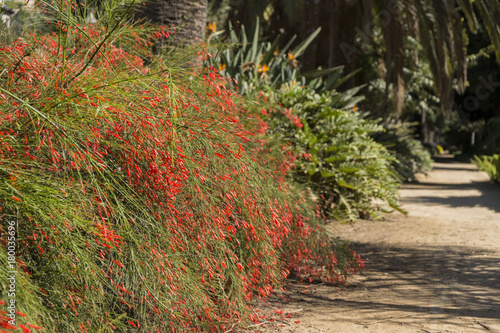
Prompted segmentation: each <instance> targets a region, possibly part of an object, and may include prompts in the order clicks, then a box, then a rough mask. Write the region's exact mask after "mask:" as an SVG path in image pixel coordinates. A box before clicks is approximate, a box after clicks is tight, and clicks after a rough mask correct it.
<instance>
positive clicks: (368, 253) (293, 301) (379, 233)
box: [261, 160, 500, 333]
mask: <svg viewBox="0 0 500 333" xmlns="http://www.w3.org/2000/svg"><path fill="white" fill-rule="evenodd" d="M419 180H420V182H419V183H414V184H407V185H404V186H403V188H402V190H401V203H402V204H403V208H404V209H406V210H407V211H408V212H409V214H408V216H403V215H402V214H399V213H394V214H390V215H388V216H387V219H386V220H385V221H358V222H356V223H354V224H350V225H341V226H339V225H331V230H332V233H333V232H334V233H335V234H336V235H338V236H341V237H343V238H344V239H349V240H351V241H352V244H351V247H352V248H354V249H355V250H357V251H358V252H359V253H360V254H361V256H362V257H363V258H364V259H365V260H366V269H365V273H364V274H363V275H360V276H356V277H354V278H352V279H351V281H350V285H351V286H350V287H348V288H344V289H341V288H338V287H332V286H325V285H315V286H314V285H313V286H300V285H293V284H291V285H290V287H289V288H290V290H289V291H288V294H287V297H288V298H289V301H286V302H276V303H272V304H271V305H270V307H273V306H274V307H275V308H276V307H278V308H279V309H280V310H283V311H284V314H286V313H288V312H289V313H293V318H292V319H288V320H282V321H280V320H278V321H275V322H274V323H273V325H274V327H272V325H270V324H272V323H268V324H267V326H266V327H264V328H263V329H261V332H288V333H291V332H296V333H307V332H338V333H350V332H355V333H357V332H360V333H364V332H366V333H368V332H377V333H378V332H381V333H386V332H387V333H392V332H401V333H407V332H427V333H430V332H432V333H438V332H441V333H444V332H485V333H486V332H499V333H500V187H498V186H497V185H494V184H490V183H488V177H487V176H486V174H485V173H482V172H478V171H476V168H475V167H474V166H473V165H471V164H464V163H452V161H451V160H441V161H440V163H435V167H434V170H433V171H432V172H431V173H430V174H429V175H428V176H422V177H419ZM333 230H334V231H333ZM276 325H278V326H279V325H281V326H283V327H281V328H276Z"/></svg>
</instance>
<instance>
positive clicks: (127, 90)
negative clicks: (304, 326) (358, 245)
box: [0, 2, 362, 332]
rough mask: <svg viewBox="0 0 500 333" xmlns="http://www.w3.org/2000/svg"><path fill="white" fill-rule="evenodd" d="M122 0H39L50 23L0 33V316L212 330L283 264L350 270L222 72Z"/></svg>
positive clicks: (42, 322)
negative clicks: (170, 53)
mask: <svg viewBox="0 0 500 333" xmlns="http://www.w3.org/2000/svg"><path fill="white" fill-rule="evenodd" d="M126 5H128V7H127V9H126V10H123V6H122V5H120V3H118V4H117V6H118V8H117V10H116V12H114V14H113V12H110V13H111V14H113V15H116V16H115V17H114V18H113V19H110V17H107V16H104V17H103V18H102V19H103V21H102V22H99V23H98V24H93V25H88V24H85V22H84V20H83V17H76V16H75V17H73V16H72V15H73V12H72V9H71V8H72V7H71V4H70V3H66V2H57V3H47V4H46V9H47V11H48V13H47V14H48V17H52V18H53V20H54V21H52V22H51V24H52V26H55V27H56V29H54V30H56V31H57V30H59V31H58V33H54V34H44V33H33V34H29V35H25V36H24V38H23V39H17V40H15V41H13V42H12V41H10V40H0V58H1V59H2V60H3V61H2V63H0V73H1V74H0V113H1V114H2V115H3V117H2V121H1V122H0V134H1V136H0V177H1V178H2V182H0V202H1V203H2V207H1V210H2V215H3V221H2V224H1V225H0V231H1V233H0V265H2V267H7V265H12V266H13V267H11V268H10V269H11V270H15V271H16V272H17V277H16V282H17V286H18V289H17V290H16V301H17V303H16V310H18V311H19V313H18V317H17V320H16V322H15V324H13V325H11V324H9V323H8V318H7V317H5V316H4V315H5V314H6V312H5V311H4V310H3V309H0V327H2V328H3V329H5V330H7V332H10V331H12V330H19V329H23V330H28V328H26V327H31V328H35V327H43V328H44V330H45V331H48V332H76V331H90V332H113V331H118V332H128V331H136V330H137V331H139V332H150V331H160V330H161V331H164V332H191V331H203V332H208V331H212V332H225V331H227V330H228V329H232V327H234V326H237V325H243V324H245V323H247V322H248V321H249V320H251V319H255V317H253V318H252V311H251V308H250V306H249V302H250V301H251V300H252V299H255V298H259V299H263V298H265V297H266V296H268V295H269V294H270V293H271V292H272V291H273V290H274V288H276V287H278V286H279V285H280V281H281V279H282V278H283V277H286V276H287V274H288V273H289V271H291V270H294V271H299V272H301V274H302V275H305V276H309V277H311V278H319V279H322V280H324V281H328V282H334V283H339V282H343V281H345V278H346V276H347V273H348V272H352V271H354V270H357V269H360V268H361V267H362V262H361V261H360V260H359V257H358V256H357V255H355V254H354V253H353V252H352V251H350V250H349V249H348V248H346V247H345V246H344V244H343V243H342V242H340V241H337V240H332V239H330V238H329V237H328V235H327V234H326V232H324V230H322V228H321V223H322V221H321V219H319V218H318V215H317V213H316V211H315V207H314V205H313V204H312V203H311V201H310V200H309V199H308V198H307V197H306V196H305V193H306V192H305V191H302V189H301V188H300V187H299V186H296V185H295V184H293V183H291V182H290V179H289V177H287V171H288V170H289V169H290V167H291V158H290V157H289V156H287V155H284V154H283V153H282V150H281V148H282V147H280V146H277V145H275V144H273V143H272V142H270V141H269V139H268V137H267V136H266V135H265V129H266V128H267V125H266V124H265V123H264V122H263V121H262V119H261V118H260V117H258V116H256V115H255V114H252V113H251V112H249V110H248V109H247V108H246V107H245V106H244V104H243V101H242V99H241V98H240V97H239V96H237V95H235V94H234V92H232V91H230V90H229V89H227V88H226V87H227V86H229V85H230V83H229V80H228V79H227V78H223V77H221V76H220V75H218V74H217V73H214V72H212V71H203V70H201V69H199V68H191V67H189V66H175V64H176V63H177V61H178V60H177V59H174V60H175V61H173V60H172V58H160V57H159V56H155V55H153V54H151V47H150V46H151V45H152V41H153V40H154V38H159V37H165V38H167V37H168V33H167V32H166V31H165V29H161V28H158V29H153V28H151V29H142V28H141V29H139V28H137V27H134V26H129V25H128V24H127V23H126V22H127V19H126V18H127V16H126V15H125V14H126V12H127V10H128V9H130V8H132V5H133V2H128V3H126ZM57 6H62V7H57ZM49 10H50V11H49ZM101 17H102V16H101ZM59 27H60V29H57V28H59ZM200 54H201V56H207V55H206V54H205V53H204V52H200ZM143 59H147V60H148V61H149V65H148V66H145V65H144V61H143ZM189 60H191V59H189ZM179 61H180V60H179ZM8 221H15V222H16V223H17V227H16V230H15V232H14V234H15V238H16V240H15V243H16V245H15V247H16V248H15V252H16V254H15V258H12V259H11V258H9V253H8V246H11V245H9V243H8V242H9V241H10V240H8V239H7V237H5V235H7V232H11V230H10V229H9V227H10V226H9V225H7V224H5V223H6V222H8ZM5 231H7V232H5ZM8 274H9V273H8V272H7V271H6V270H4V269H2V270H0V287H1V289H0V303H1V305H4V304H5V303H4V302H8V301H9V299H10V298H11V296H9V295H8V294H7V292H6V291H7V290H8V288H7V287H6V281H7V277H8ZM24 315H26V316H24ZM30 325H31V326H30Z"/></svg>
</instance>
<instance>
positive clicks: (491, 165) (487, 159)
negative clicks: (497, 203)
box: [471, 154, 500, 184]
mask: <svg viewBox="0 0 500 333" xmlns="http://www.w3.org/2000/svg"><path fill="white" fill-rule="evenodd" d="M471 163H474V164H475V165H477V167H478V168H479V170H482V171H485V172H486V173H487V174H488V176H489V177H490V179H491V181H493V182H495V183H498V184H500V155H498V154H495V155H492V156H486V155H483V156H481V157H478V156H477V155H474V158H473V159H472V160H471Z"/></svg>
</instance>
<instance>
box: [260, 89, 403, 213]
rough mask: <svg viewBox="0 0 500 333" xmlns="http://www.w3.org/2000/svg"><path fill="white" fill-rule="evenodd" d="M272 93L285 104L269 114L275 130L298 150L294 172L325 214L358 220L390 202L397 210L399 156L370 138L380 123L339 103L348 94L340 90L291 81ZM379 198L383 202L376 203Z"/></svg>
mask: <svg viewBox="0 0 500 333" xmlns="http://www.w3.org/2000/svg"><path fill="white" fill-rule="evenodd" d="M268 94H269V96H270V97H271V100H272V101H273V102H274V103H276V104H277V103H281V105H282V107H283V108H284V109H282V110H280V109H278V111H275V112H272V113H270V114H269V118H270V120H269V122H270V124H271V128H272V133H273V134H274V135H275V136H276V137H277V139H278V140H280V141H282V142H286V143H288V144H289V145H290V147H291V148H290V149H291V150H292V151H294V152H295V153H296V154H298V155H299V156H300V158H299V159H298V160H297V161H296V163H295V165H296V169H295V172H294V177H295V179H297V180H298V181H299V182H301V183H304V184H307V185H308V186H310V188H311V189H312V190H313V192H314V193H315V195H316V196H317V200H318V202H319V204H320V205H321V207H322V209H323V211H324V212H325V213H326V214H328V215H331V216H332V217H334V218H336V219H338V220H354V219H356V218H358V217H360V216H361V217H368V216H374V217H378V216H379V214H378V211H380V209H385V208H388V207H387V206H389V207H391V208H393V209H398V210H399V207H398V204H397V198H398V186H399V183H400V181H399V178H398V176H397V174H396V173H395V171H394V170H393V169H392V167H391V164H392V163H394V162H395V159H394V157H393V156H392V155H391V154H390V153H389V152H388V151H387V149H385V148H384V147H383V146H382V145H381V144H378V143H376V142H375V141H374V140H373V139H372V138H371V135H373V134H375V133H379V132H381V131H382V130H383V128H382V126H380V125H378V124H377V123H376V122H374V121H371V120H367V119H364V118H363V116H362V115H360V114H359V113H357V112H354V111H353V110H340V109H338V107H339V105H342V103H343V102H344V100H343V98H346V97H344V96H343V95H342V94H338V95H333V96H332V95H330V94H327V93H323V94H317V93H316V92H315V91H314V90H313V89H311V88H308V87H304V86H300V85H298V84H293V83H290V84H285V85H283V87H282V88H281V89H280V90H279V91H277V92H271V91H269V93H268ZM285 118H288V119H290V120H291V121H289V122H286V119H285ZM375 200H378V201H379V203H383V204H382V205H381V206H380V207H378V206H376V205H374V201H375Z"/></svg>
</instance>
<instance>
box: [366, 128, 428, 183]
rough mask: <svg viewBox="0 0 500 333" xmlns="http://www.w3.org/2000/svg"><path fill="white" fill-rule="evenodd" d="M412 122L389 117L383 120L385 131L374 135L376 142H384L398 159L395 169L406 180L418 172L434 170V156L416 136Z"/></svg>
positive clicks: (411, 178) (394, 163)
mask: <svg viewBox="0 0 500 333" xmlns="http://www.w3.org/2000/svg"><path fill="white" fill-rule="evenodd" d="M412 125H413V124H411V123H406V122H401V121H397V120H394V119H388V120H385V121H383V122H382V126H383V127H384V131H381V132H377V133H376V134H375V135H373V138H374V139H375V141H376V142H379V143H381V144H383V145H384V146H385V147H386V148H387V149H388V150H389V151H390V152H391V153H393V154H394V156H395V157H396V160H395V161H394V162H393V167H394V169H395V170H396V171H397V172H398V174H400V175H401V176H402V177H403V178H404V179H405V180H408V181H412V180H414V179H415V174H417V173H427V172H429V171H431V170H432V157H431V154H430V152H429V151H428V150H427V149H425V147H424V146H423V145H422V142H421V141H420V140H417V139H415V138H414V134H413V132H414V131H413V129H412Z"/></svg>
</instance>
